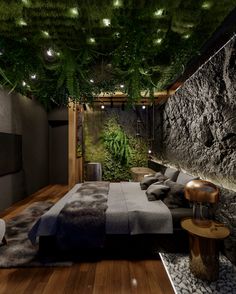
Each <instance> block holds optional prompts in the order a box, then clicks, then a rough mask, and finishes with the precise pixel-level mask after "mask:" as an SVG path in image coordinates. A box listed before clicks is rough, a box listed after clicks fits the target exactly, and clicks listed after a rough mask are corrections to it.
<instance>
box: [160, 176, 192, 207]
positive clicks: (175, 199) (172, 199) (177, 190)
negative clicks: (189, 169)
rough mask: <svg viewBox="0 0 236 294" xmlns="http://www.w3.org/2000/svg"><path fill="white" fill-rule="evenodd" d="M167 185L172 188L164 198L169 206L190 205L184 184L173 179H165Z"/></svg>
mask: <svg viewBox="0 0 236 294" xmlns="http://www.w3.org/2000/svg"><path fill="white" fill-rule="evenodd" d="M165 185H166V186H168V187H169V188H170V190H169V192H168V193H167V196H166V197H165V198H164V199H163V202H164V203H165V204H166V205H167V206H168V207H169V208H178V207H189V203H188V201H187V200H186V199H185V197H184V185H181V184H178V183H176V182H173V181H171V180H167V181H165Z"/></svg>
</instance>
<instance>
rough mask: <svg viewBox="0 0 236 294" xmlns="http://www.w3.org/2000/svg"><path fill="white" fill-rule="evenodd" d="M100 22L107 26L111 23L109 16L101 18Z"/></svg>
mask: <svg viewBox="0 0 236 294" xmlns="http://www.w3.org/2000/svg"><path fill="white" fill-rule="evenodd" d="M102 24H103V26H104V27H109V26H110V25H111V20H110V19H109V18H103V20H102Z"/></svg>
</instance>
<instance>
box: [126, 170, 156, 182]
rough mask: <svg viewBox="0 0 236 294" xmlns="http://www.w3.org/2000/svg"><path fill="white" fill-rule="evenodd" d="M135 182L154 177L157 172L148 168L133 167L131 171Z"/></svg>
mask: <svg viewBox="0 0 236 294" xmlns="http://www.w3.org/2000/svg"><path fill="white" fill-rule="evenodd" d="M130 171H131V176H132V180H133V182H141V181H142V179H143V178H144V176H146V175H154V174H155V173H156V172H155V171H154V170H153V169H150V168H148V167H132V168H131V169H130Z"/></svg>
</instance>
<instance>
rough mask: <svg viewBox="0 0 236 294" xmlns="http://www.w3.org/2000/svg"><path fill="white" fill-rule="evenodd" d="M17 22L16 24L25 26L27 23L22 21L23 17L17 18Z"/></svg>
mask: <svg viewBox="0 0 236 294" xmlns="http://www.w3.org/2000/svg"><path fill="white" fill-rule="evenodd" d="M17 24H18V25H19V26H27V23H26V22H25V21H24V19H23V18H21V19H19V20H18V21H17Z"/></svg>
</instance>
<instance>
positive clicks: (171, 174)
mask: <svg viewBox="0 0 236 294" xmlns="http://www.w3.org/2000/svg"><path fill="white" fill-rule="evenodd" d="M178 174H179V170H177V169H175V168H171V167H167V169H166V170H165V173H164V175H165V176H166V177H167V178H169V179H170V180H171V181H176V179H177V177H178Z"/></svg>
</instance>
